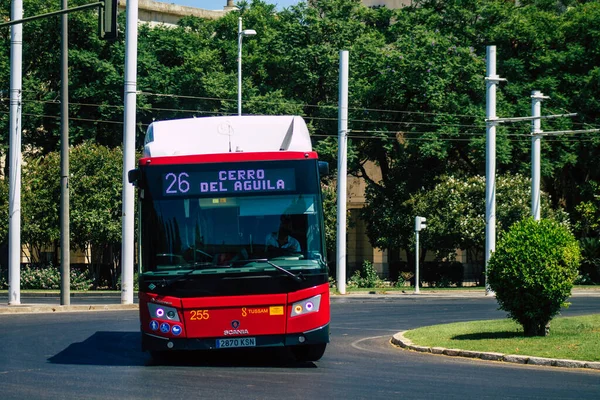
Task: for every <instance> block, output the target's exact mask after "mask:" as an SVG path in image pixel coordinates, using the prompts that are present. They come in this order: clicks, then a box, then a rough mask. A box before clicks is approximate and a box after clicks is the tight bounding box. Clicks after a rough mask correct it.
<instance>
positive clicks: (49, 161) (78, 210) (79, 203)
mask: <svg viewBox="0 0 600 400" xmlns="http://www.w3.org/2000/svg"><path fill="white" fill-rule="evenodd" d="M122 159H123V156H122V151H121V149H120V148H116V149H109V148H107V147H104V146H100V145H98V144H95V143H90V142H85V143H83V144H81V145H78V146H75V147H73V148H72V149H71V155H70V161H71V163H70V164H71V165H70V171H69V172H70V179H69V196H70V234H71V237H70V241H71V247H72V248H76V249H80V250H87V249H88V248H89V246H92V247H93V251H92V254H96V255H97V256H96V257H95V258H94V259H93V260H91V261H92V264H93V265H92V267H93V272H94V274H95V278H96V283H98V278H99V274H100V271H99V265H98V264H100V263H102V262H104V260H103V258H102V256H103V252H104V251H105V250H106V251H108V254H109V255H110V257H111V258H110V263H112V265H111V268H110V272H111V275H112V276H111V277H112V278H113V280H114V282H112V283H113V284H115V283H116V272H117V266H118V260H119V251H120V236H121V187H122V173H121V171H122ZM59 205H60V154H59V153H58V152H51V153H48V154H46V155H45V156H37V157H29V158H27V159H26V162H25V163H24V168H23V198H22V207H23V213H22V221H23V222H22V227H23V229H22V242H23V243H25V244H27V245H28V246H30V247H31V249H32V250H33V253H37V252H39V251H40V250H41V249H42V248H43V247H44V246H49V245H54V248H55V249H57V248H58V246H57V242H58V239H59V238H60V228H59ZM54 264H55V265H58V254H57V253H55V257H54Z"/></svg>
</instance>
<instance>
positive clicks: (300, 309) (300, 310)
mask: <svg viewBox="0 0 600 400" xmlns="http://www.w3.org/2000/svg"><path fill="white" fill-rule="evenodd" d="M320 306H321V295H320V294H318V295H316V296H313V297H311V298H308V299H306V300H302V301H297V302H295V303H294V304H292V314H291V315H290V316H291V317H296V316H298V315H304V314H308V313H311V312H317V311H319V307H320Z"/></svg>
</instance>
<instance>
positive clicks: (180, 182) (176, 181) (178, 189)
mask: <svg viewBox="0 0 600 400" xmlns="http://www.w3.org/2000/svg"><path fill="white" fill-rule="evenodd" d="M189 177H190V175H189V174H188V173H187V172H181V173H180V174H178V175H176V174H174V173H173V172H169V173H168V174H167V175H165V180H166V181H167V184H168V185H169V186H167V189H166V190H165V193H169V194H176V193H187V191H188V190H190V182H189V181H188V180H187V178H189Z"/></svg>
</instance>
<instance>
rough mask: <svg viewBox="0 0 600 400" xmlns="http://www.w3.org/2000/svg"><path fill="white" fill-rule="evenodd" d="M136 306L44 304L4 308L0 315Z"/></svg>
mask: <svg viewBox="0 0 600 400" xmlns="http://www.w3.org/2000/svg"><path fill="white" fill-rule="evenodd" d="M137 309H138V305H137V304H102V305H88V304H81V305H69V306H59V305H45V304H39V305H36V304H31V305H25V306H21V305H18V306H6V307H0V315H6V314H22V313H32V314H49V313H60V312H83V311H117V310H137Z"/></svg>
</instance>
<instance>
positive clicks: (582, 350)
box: [404, 314, 600, 361]
mask: <svg viewBox="0 0 600 400" xmlns="http://www.w3.org/2000/svg"><path fill="white" fill-rule="evenodd" d="M404 336H405V337H406V338H407V339H410V340H411V341H412V342H413V343H414V344H416V345H420V346H428V347H445V348H448V349H462V350H475V351H486V352H496V353H503V354H517V355H525V356H533V357H547V358H559V359H571V360H581V361H600V314H596V315H587V316H581V317H561V318H555V319H553V320H552V321H551V322H550V335H548V336H545V337H525V336H523V329H522V328H521V326H520V325H518V324H517V323H515V322H513V321H512V320H509V319H504V320H492V321H472V322H458V323H453V324H445V325H434V326H428V327H423V328H418V329H414V330H411V331H408V332H406V333H405V334H404Z"/></svg>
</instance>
